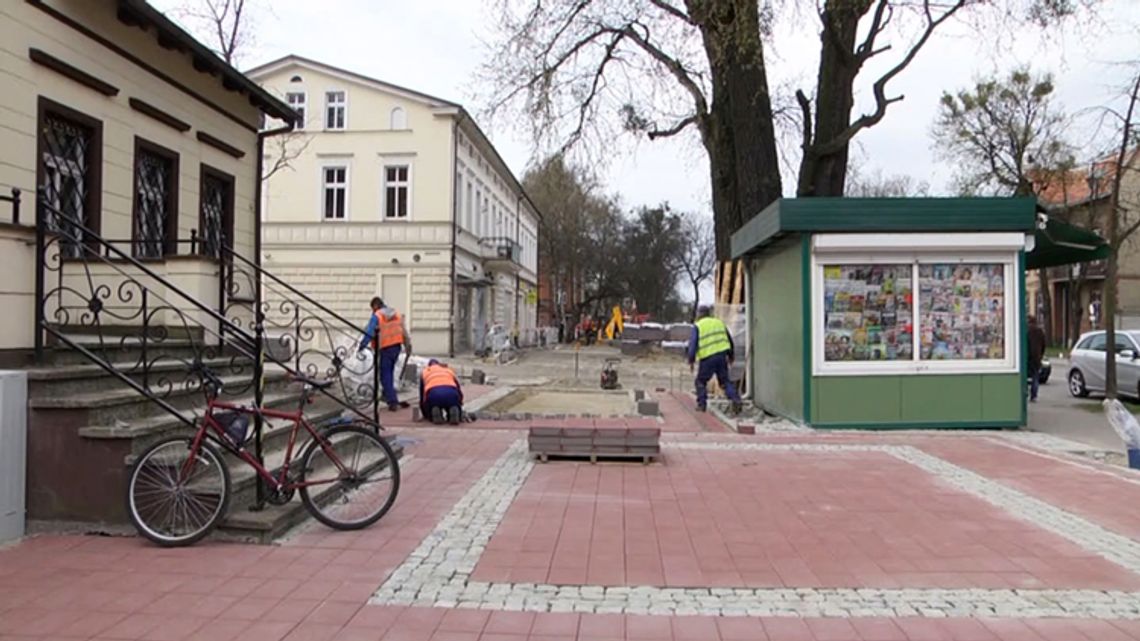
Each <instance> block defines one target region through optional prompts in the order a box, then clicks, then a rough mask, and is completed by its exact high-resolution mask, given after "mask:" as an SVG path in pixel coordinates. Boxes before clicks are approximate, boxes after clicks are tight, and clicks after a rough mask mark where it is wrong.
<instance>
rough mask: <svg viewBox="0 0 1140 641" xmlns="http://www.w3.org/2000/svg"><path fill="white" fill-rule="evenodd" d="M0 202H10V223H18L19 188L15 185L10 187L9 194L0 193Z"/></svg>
mask: <svg viewBox="0 0 1140 641" xmlns="http://www.w3.org/2000/svg"><path fill="white" fill-rule="evenodd" d="M0 202H8V203H12V224H13V225H19V224H20V190H19V189H16V188H15V187H13V188H12V193H11V194H9V195H3V194H0Z"/></svg>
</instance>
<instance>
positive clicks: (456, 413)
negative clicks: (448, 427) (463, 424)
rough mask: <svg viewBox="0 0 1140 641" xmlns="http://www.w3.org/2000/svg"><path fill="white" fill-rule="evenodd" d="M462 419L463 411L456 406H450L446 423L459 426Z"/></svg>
mask: <svg viewBox="0 0 1140 641" xmlns="http://www.w3.org/2000/svg"><path fill="white" fill-rule="evenodd" d="M462 419H463V410H461V409H459V407H458V406H452V407H451V409H449V410H447V422H448V423H451V424H452V425H459V421H460V420H462Z"/></svg>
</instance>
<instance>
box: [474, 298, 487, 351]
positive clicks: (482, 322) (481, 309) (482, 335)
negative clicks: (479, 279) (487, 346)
mask: <svg viewBox="0 0 1140 641" xmlns="http://www.w3.org/2000/svg"><path fill="white" fill-rule="evenodd" d="M473 329H474V332H473V334H474V336H475V349H477V350H481V349H484V346H483V343H484V342H485V341H486V338H487V288H486V287H476V288H475V324H474V326H473Z"/></svg>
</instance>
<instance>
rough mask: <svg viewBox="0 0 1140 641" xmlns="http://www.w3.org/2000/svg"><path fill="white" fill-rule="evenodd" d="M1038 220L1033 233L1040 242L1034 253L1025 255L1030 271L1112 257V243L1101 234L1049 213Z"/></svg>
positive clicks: (1037, 242) (1037, 241) (1037, 243)
mask: <svg viewBox="0 0 1140 641" xmlns="http://www.w3.org/2000/svg"><path fill="white" fill-rule="evenodd" d="M1037 220H1038V224H1037V229H1036V231H1034V233H1033V235H1034V237H1035V238H1036V243H1035V246H1034V248H1033V251H1031V252H1029V253H1028V254H1026V256H1025V266H1026V267H1027V268H1028V269H1038V268H1041V267H1057V266H1059V265H1071V264H1073V263H1087V262H1089V261H1093V260H1101V259H1104V258H1108V254H1109V248H1108V242H1106V241H1105V240H1104V239H1103V238H1101V237H1100V236H1098V235H1097V234H1095V233H1093V232H1091V231H1089V230H1087V229H1085V228H1083V227H1077V226H1076V225H1070V224H1069V223H1066V222H1064V221H1061V220H1057V219H1056V218H1053V217H1051V216H1049V215H1047V214H1039V215H1038V218H1037ZM1042 222H1044V225H1042V224H1041V223H1042Z"/></svg>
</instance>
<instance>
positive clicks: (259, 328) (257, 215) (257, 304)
mask: <svg viewBox="0 0 1140 641" xmlns="http://www.w3.org/2000/svg"><path fill="white" fill-rule="evenodd" d="M293 126H294V123H293V122H289V123H287V124H286V125H285V126H283V127H278V128H277V129H270V130H268V131H259V132H257V174H256V175H255V176H254V183H253V216H254V218H253V261H254V264H255V265H257V268H258V269H261V190H262V187H261V183H262V180H261V171H262V169H263V166H262V163H263V158H264V157H265V139H266V138H269V137H270V136H276V135H278V134H284V133H289V132H290V131H293ZM231 273H232V270H231ZM224 274H225V261H224V260H223V261H221V273H220V274H219V278H218V289H219V297H218V305H219V306H220V307H221V311H222V314H223V315H224V314H225V309H226V307H225V300H226V299H225V292H226V285H225V276H224ZM254 280H255V281H256V282H254V284H253V292H254V294H253V318H254V325H253V327H254V339H255V340H256V341H257V361H256V362H255V363H254V364H253V376H254V379H253V380H254V381H255V384H254V386H253V402H254V407H261V406H262V404H263V403H264V401H265V369H264V368H265V351H264V350H265V318H264V316H263V315H262V310H261V278H256V279H254ZM218 333H219V334H220V333H221V332H218ZM264 427H265V425H264V420H263V419H262V416H261V412H255V413H254V415H253V455H254V457H255V458H256V459H257V462H258V463H261V464H262V465H264V464H265V458H264V457H263V456H262V451H261V432H262V430H263V429H264ZM265 501H266V496H265V484H264V483H257V504H256V506H255V507H256V508H257V509H258V510H260V509H261V508H263V507H264V506H265Z"/></svg>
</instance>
